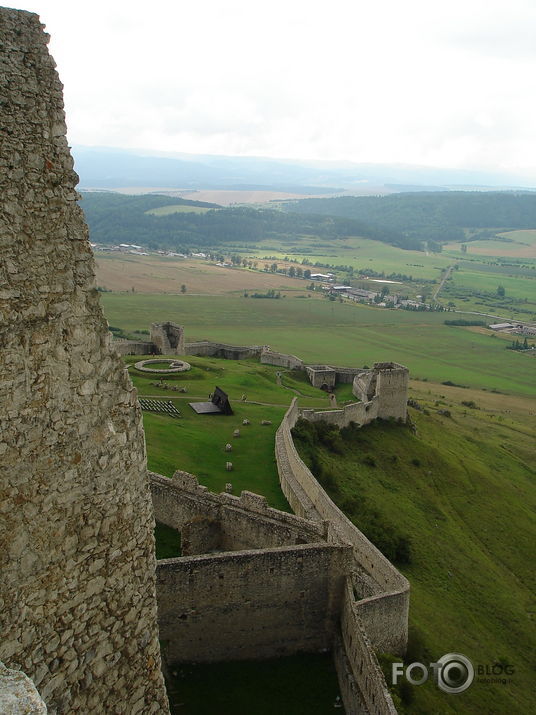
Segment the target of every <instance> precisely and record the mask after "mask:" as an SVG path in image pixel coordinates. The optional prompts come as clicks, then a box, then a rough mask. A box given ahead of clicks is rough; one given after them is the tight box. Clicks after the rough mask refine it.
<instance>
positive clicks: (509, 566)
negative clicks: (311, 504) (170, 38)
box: [321, 385, 536, 714]
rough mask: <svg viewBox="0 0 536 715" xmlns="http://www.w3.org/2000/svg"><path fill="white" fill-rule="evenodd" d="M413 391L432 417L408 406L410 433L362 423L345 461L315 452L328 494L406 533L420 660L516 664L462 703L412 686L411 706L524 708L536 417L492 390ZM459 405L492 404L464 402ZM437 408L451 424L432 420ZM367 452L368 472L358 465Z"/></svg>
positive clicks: (425, 709)
mask: <svg viewBox="0 0 536 715" xmlns="http://www.w3.org/2000/svg"><path fill="white" fill-rule="evenodd" d="M418 389H419V390H420V392H419V394H418V395H417V396H418V397H419V398H420V401H421V403H422V404H423V405H424V406H427V407H428V408H429V409H430V411H431V414H429V415H426V414H424V413H423V412H417V411H415V410H411V416H412V418H413V419H414V421H415V423H416V425H417V428H418V434H417V436H414V435H412V434H411V432H410V431H409V430H408V429H407V428H404V427H399V426H397V425H390V424H383V425H376V426H369V427H366V428H364V429H363V430H362V431H361V432H360V435H359V438H358V440H357V442H356V443H355V444H354V446H353V447H352V448H351V449H348V451H347V452H346V453H345V456H340V455H334V454H333V453H330V452H328V451H326V450H325V449H323V450H322V451H321V460H322V462H323V464H324V465H325V466H327V468H328V469H331V471H332V472H333V473H335V474H336V475H338V476H337V477H336V484H335V486H334V487H331V488H330V490H331V493H332V495H333V497H334V499H335V500H336V501H338V502H339V503H342V504H351V500H352V499H356V498H357V499H358V500H359V499H362V498H363V497H365V498H366V499H367V502H368V503H370V504H372V505H374V508H375V509H377V510H378V511H379V513H380V515H381V518H382V519H383V520H384V521H386V522H387V523H390V524H392V525H394V527H395V528H396V529H397V530H398V531H400V532H401V533H404V534H407V535H409V537H410V539H411V542H412V552H413V557H412V562H411V564H410V565H409V566H405V567H403V568H402V570H403V572H404V573H405V575H406V576H407V577H408V578H409V580H410V582H411V588H412V596H411V611H410V622H411V624H412V626H413V628H417V630H418V631H419V633H420V634H421V635H422V637H423V640H424V650H421V652H420V653H419V654H418V655H419V657H418V658H417V659H418V660H421V661H424V662H429V661H430V660H435V659H437V658H438V657H440V656H441V655H443V654H444V653H447V652H461V653H464V654H466V655H467V656H468V657H469V658H471V660H472V661H473V663H475V664H478V663H480V664H487V663H488V664H493V663H495V662H497V661H498V660H500V659H503V660H507V661H508V662H509V663H510V664H512V665H513V666H514V668H515V674H514V676H513V682H512V683H511V684H509V685H502V684H498V685H497V684H495V685H488V684H481V683H474V684H473V685H472V687H471V688H470V689H469V690H468V691H466V692H465V693H463V694H461V695H458V696H452V695H446V694H444V693H442V692H441V691H440V690H438V689H437V688H436V687H435V686H434V685H432V684H431V683H430V684H427V685H426V686H424V687H419V688H412V689H411V692H412V694H413V696H414V702H413V704H412V705H410V706H408V707H407V711H408V712H411V713H422V714H424V713H426V714H428V713H455V712H464V713H465V712H467V713H479V714H480V713H505V714H506V713H514V712H515V713H529V712H531V666H532V665H533V664H532V663H531V662H530V658H531V655H530V654H531V649H532V646H533V643H534V636H535V633H534V627H533V623H532V622H531V617H532V614H533V612H534V597H533V595H532V593H531V584H533V582H534V581H533V576H534V574H533V573H532V560H531V559H532V549H533V544H534V538H535V536H536V534H535V528H534V515H533V509H534V506H535V500H534V474H533V472H532V471H531V469H530V467H529V465H530V463H531V457H533V444H532V441H531V439H532V436H533V430H531V427H530V426H529V425H530V424H531V423H532V428H533V427H534V416H533V415H531V412H530V405H528V406H527V405H525V401H521V400H518V401H516V400H515V399H514V398H508V401H507V403H506V404H507V405H508V407H505V409H504V410H503V409H501V408H502V407H504V405H502V404H501V398H500V397H499V396H495V395H493V396H492V395H488V394H486V393H477V392H473V391H465V390H456V389H455V388H443V387H441V386H440V387H439V389H440V390H441V392H442V395H443V397H444V398H445V399H442V397H440V396H439V395H438V394H436V395H434V394H433V391H430V394H428V388H425V387H424V386H422V385H421V386H419V388H418ZM436 397H437V398H438V400H437V401H438V402H439V403H440V404H439V405H438V404H436V400H435V399H434V398H436ZM460 398H462V399H466V400H471V399H473V400H474V401H476V402H477V404H478V403H479V402H480V403H481V404H482V406H483V407H487V409H481V410H474V409H468V408H466V407H463V406H462V405H461V404H460V402H459V400H460ZM480 398H482V399H480ZM520 405H525V406H523V407H522V408H520ZM439 408H443V409H449V410H451V413H452V417H451V418H448V417H443V416H440V415H438V414H437V413H436V410H437V409H439ZM492 409H493V411H492ZM499 411H500V412H502V414H499ZM367 454H371V455H374V457H375V460H376V466H375V467H372V466H369V465H367V464H364V463H363V461H362V460H363V458H364V456H366V455H367ZM394 456H395V457H396V458H397V459H396V461H393V457H394ZM412 460H418V462H419V464H418V465H416V464H414V463H413V461H412Z"/></svg>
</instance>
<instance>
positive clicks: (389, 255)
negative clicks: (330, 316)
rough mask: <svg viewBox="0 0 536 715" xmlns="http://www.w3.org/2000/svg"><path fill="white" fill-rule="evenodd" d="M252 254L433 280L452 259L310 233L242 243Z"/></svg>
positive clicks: (363, 241)
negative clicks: (252, 243)
mask: <svg viewBox="0 0 536 715" xmlns="http://www.w3.org/2000/svg"><path fill="white" fill-rule="evenodd" d="M243 250H245V251H247V253H248V254H250V255H252V256H256V258H257V259H258V258H259V257H261V258H262V257H263V256H265V255H269V256H272V255H273V256H276V257H277V258H283V257H284V256H289V257H292V259H293V260H296V261H298V262H299V263H301V261H302V259H304V258H305V259H307V260H309V261H311V262H312V263H315V262H316V261H318V262H319V263H324V264H331V265H347V266H352V267H353V268H354V269H359V270H363V271H365V272H366V271H367V270H373V271H376V272H377V273H381V272H382V271H383V272H384V273H385V274H386V275H387V274H390V273H404V274H406V275H408V276H413V277H414V278H415V279H416V280H420V279H426V280H434V279H437V278H439V276H440V274H441V271H442V270H444V269H445V268H447V267H448V266H449V265H450V263H451V262H452V261H451V259H450V258H449V257H447V256H443V255H442V254H436V253H424V252H423V251H409V250H405V249H402V248H398V247H397V246H391V245H390V244H388V243H382V242H381V241H372V240H370V239H367V238H359V237H349V238H338V239H331V240H329V242H328V241H326V239H320V238H316V237H314V236H307V237H296V236H293V237H292V239H290V240H289V241H287V242H282V241H279V242H278V241H274V240H265V241H263V242H258V243H257V244H255V250H254V251H251V250H250V249H248V248H247V247H244V249H243Z"/></svg>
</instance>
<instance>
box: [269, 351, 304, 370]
mask: <svg viewBox="0 0 536 715" xmlns="http://www.w3.org/2000/svg"><path fill="white" fill-rule="evenodd" d="M261 363H264V364H265V365H276V366H278V367H284V368H286V369H287V370H303V361H302V360H300V358H298V357H296V356H295V355H285V354H284V353H276V352H273V351H272V350H269V349H264V350H263V351H262V353H261Z"/></svg>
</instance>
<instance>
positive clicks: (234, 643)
mask: <svg viewBox="0 0 536 715" xmlns="http://www.w3.org/2000/svg"><path fill="white" fill-rule="evenodd" d="M349 551H350V549H349V547H348V546H341V545H336V544H325V543H324V544H305V545H302V546H294V547H281V548H277V549H265V550H263V551H239V552H234V553H232V554H229V553H224V554H214V555H211V556H193V557H190V558H179V559H166V560H163V561H159V562H158V570H157V577H158V589H157V591H158V612H159V621H160V638H161V639H162V641H163V642H164V653H165V655H166V659H167V660H169V661H170V662H176V661H185V662H188V661H194V662H206V661H222V660H241V659H258V658H268V657H276V656H282V655H289V654H292V653H298V652H314V651H318V650H322V649H324V648H330V647H331V645H332V641H333V637H334V633H335V632H336V630H337V627H338V619H339V613H340V609H341V598H342V595H343V587H344V581H345V577H344V574H345V573H346V572H347V568H348V556H349ZM177 604H180V608H178V607H177Z"/></svg>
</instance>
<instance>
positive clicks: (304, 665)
mask: <svg viewBox="0 0 536 715" xmlns="http://www.w3.org/2000/svg"><path fill="white" fill-rule="evenodd" d="M169 670H170V679H169V681H168V695H169V699H170V704H171V712H172V714H173V715H329V714H330V713H342V714H343V715H344V709H343V708H340V709H334V703H335V700H336V698H337V696H338V695H339V684H338V682H337V675H336V673H335V668H334V666H333V662H332V659H331V655H330V654H328V653H325V654H310V655H297V656H290V657H287V658H278V659H274V660H262V661H239V662H234V663H214V664H209V665H175V666H172V667H171V668H170V669H169Z"/></svg>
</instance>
